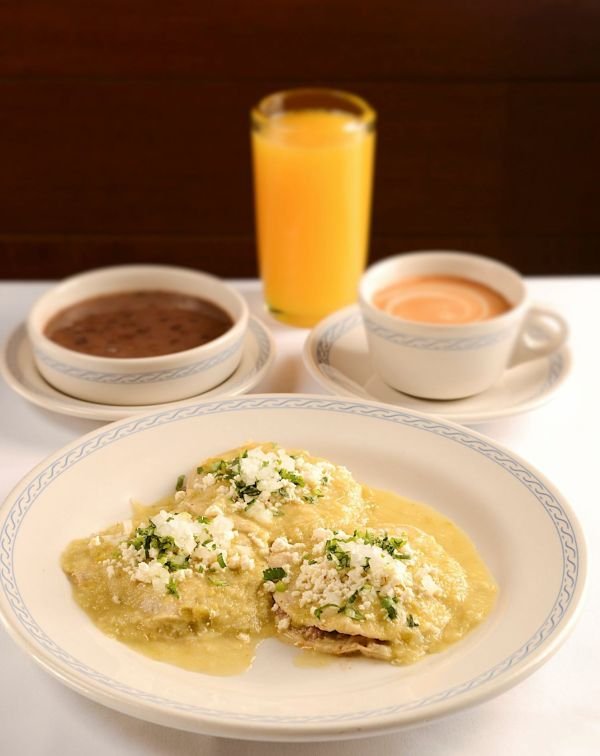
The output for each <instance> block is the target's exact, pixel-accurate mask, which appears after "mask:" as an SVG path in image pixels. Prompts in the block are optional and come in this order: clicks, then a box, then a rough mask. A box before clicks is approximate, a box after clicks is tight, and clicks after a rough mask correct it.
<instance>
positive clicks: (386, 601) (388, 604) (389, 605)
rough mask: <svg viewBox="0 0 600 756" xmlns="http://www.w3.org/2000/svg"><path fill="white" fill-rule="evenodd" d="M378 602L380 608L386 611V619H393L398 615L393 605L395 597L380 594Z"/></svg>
mask: <svg viewBox="0 0 600 756" xmlns="http://www.w3.org/2000/svg"><path fill="white" fill-rule="evenodd" d="M379 603H380V604H381V606H382V608H383V609H385V611H386V612H387V616H388V619H391V620H394V619H396V617H397V616H398V610H397V609H396V607H395V606H394V604H395V603H396V599H394V598H390V597H389V596H380V597H379Z"/></svg>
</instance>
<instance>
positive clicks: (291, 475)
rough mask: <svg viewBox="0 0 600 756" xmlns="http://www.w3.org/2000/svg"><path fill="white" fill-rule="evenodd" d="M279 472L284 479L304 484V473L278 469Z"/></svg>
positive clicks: (297, 484)
mask: <svg viewBox="0 0 600 756" xmlns="http://www.w3.org/2000/svg"><path fill="white" fill-rule="evenodd" d="M277 472H278V473H279V476H280V477H281V478H283V480H289V481H290V482H291V483H293V484H294V485H295V486H304V485H305V483H304V478H303V477H302V475H298V473H295V472H290V471H289V470H283V469H281V470H277Z"/></svg>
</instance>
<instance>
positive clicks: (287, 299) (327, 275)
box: [252, 109, 375, 326]
mask: <svg viewBox="0 0 600 756" xmlns="http://www.w3.org/2000/svg"><path fill="white" fill-rule="evenodd" d="M370 113H371V116H372V115H373V114H372V111H370ZM372 125H373V124H372V119H371V122H370V123H369V124H368V125H367V126H365V122H364V120H361V119H359V118H358V117H357V115H355V114H353V113H345V112H342V111H336V110H321V109H304V110H302V109H300V110H289V111H287V112H281V113H278V114H275V115H272V116H270V117H269V118H267V119H266V120H265V122H264V123H263V124H262V125H261V126H260V127H259V128H256V124H255V128H254V130H253V134H252V141H253V156H254V180H255V197H256V222H257V234H258V250H259V266H260V272H261V278H262V280H263V284H264V290H265V299H266V302H267V306H268V308H269V310H270V311H271V312H272V314H273V315H274V316H275V317H276V318H278V319H279V320H281V321H283V322H285V323H289V324H291V325H296V326H311V325H314V324H315V323H316V322H317V321H318V320H320V319H321V318H322V317H324V316H325V315H327V314H328V313H330V312H332V311H334V310H336V309H338V308H340V307H344V306H345V305H348V304H351V303H352V302H354V301H355V299H356V294H357V285H358V280H359V278H360V276H361V274H362V271H363V270H364V267H365V264H366V258H367V244H368V233H369V216H370V205H371V184H372V173H373V152H374V141H375V135H374V131H373V128H372Z"/></svg>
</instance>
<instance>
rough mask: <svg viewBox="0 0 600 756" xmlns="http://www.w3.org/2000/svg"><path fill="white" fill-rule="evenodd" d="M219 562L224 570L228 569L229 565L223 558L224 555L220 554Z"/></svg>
mask: <svg viewBox="0 0 600 756" xmlns="http://www.w3.org/2000/svg"><path fill="white" fill-rule="evenodd" d="M217 562H218V563H219V565H220V566H221V567H222V569H225V567H227V565H226V564H225V559H224V558H223V554H219V556H218V557H217Z"/></svg>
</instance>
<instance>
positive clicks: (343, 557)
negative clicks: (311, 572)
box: [325, 538, 350, 570]
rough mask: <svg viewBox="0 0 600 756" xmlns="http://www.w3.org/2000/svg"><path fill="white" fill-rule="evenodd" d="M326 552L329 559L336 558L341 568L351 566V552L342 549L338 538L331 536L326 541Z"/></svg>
mask: <svg viewBox="0 0 600 756" xmlns="http://www.w3.org/2000/svg"><path fill="white" fill-rule="evenodd" d="M325 554H326V555H327V559H329V561H333V560H334V559H335V560H336V561H337V565H336V566H337V568H338V569H339V570H341V569H344V568H346V567H350V554H348V552H347V551H344V549H342V547H341V546H340V541H339V540H338V539H337V538H331V539H330V540H329V541H327V542H326V544H325Z"/></svg>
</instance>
